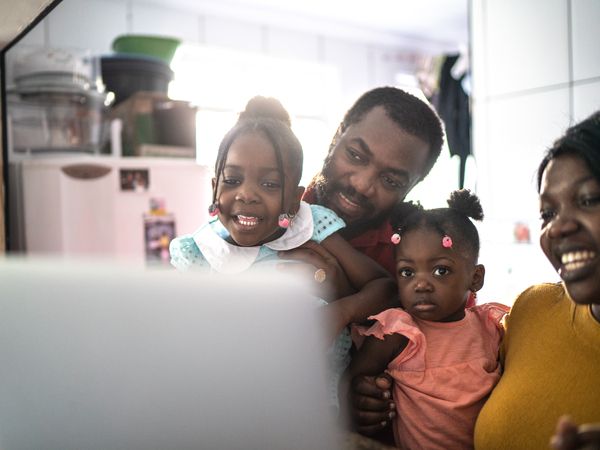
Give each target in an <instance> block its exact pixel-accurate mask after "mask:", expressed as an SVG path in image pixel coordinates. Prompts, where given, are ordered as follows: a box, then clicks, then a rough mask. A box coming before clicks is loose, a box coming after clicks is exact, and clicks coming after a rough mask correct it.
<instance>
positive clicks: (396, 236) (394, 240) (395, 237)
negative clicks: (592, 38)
mask: <svg viewBox="0 0 600 450" xmlns="http://www.w3.org/2000/svg"><path fill="white" fill-rule="evenodd" d="M400 239H402V238H401V237H400V233H394V234H392V237H391V238H390V241H392V244H394V245H398V244H399V243H400Z"/></svg>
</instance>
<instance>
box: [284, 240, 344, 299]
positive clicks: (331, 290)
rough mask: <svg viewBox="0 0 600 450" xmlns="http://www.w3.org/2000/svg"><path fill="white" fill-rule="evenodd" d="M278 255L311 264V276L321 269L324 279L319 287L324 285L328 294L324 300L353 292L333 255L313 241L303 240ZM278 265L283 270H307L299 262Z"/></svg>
mask: <svg viewBox="0 0 600 450" xmlns="http://www.w3.org/2000/svg"><path fill="white" fill-rule="evenodd" d="M279 257H280V258H282V259H288V260H292V261H296V262H297V261H301V262H304V263H306V264H309V265H311V266H313V267H314V268H315V269H314V270H313V271H312V273H311V277H313V276H314V272H315V271H316V270H317V269H323V270H324V271H325V280H324V282H322V283H323V285H324V286H321V288H323V287H324V288H325V292H326V293H327V294H328V295H327V298H326V300H335V299H338V298H341V297H344V296H346V295H351V294H353V293H354V292H355V290H354V288H353V287H352V285H351V284H350V281H349V280H348V278H347V277H346V274H345V273H344V270H343V269H342V267H341V266H340V264H339V263H338V260H337V259H336V258H335V256H333V254H331V253H330V252H328V251H327V250H326V249H325V248H324V247H323V246H322V245H319V244H317V243H316V242H314V241H308V242H305V243H304V244H302V245H301V246H300V247H298V248H295V249H293V250H286V251H282V252H279ZM280 267H285V270H303V271H306V270H307V269H306V266H305V265H301V264H295V265H294V264H289V265H285V263H282V264H280ZM313 283H316V281H313Z"/></svg>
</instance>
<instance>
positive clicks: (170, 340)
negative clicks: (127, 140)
mask: <svg viewBox="0 0 600 450" xmlns="http://www.w3.org/2000/svg"><path fill="white" fill-rule="evenodd" d="M315 310H316V308H315V306H314V302H313V301H311V299H310V298H309V296H308V295H307V294H305V293H304V289H302V288H301V286H299V285H298V284H297V283H296V282H294V281H293V280H291V279H289V278H284V277H282V276H281V275H277V276H274V275H273V274H272V273H271V274H264V276H263V274H261V273H257V272H254V273H253V274H252V276H251V278H249V277H244V276H238V277H235V278H220V277H203V276H201V275H199V274H198V273H193V274H181V273H177V272H175V271H170V270H168V271H167V270H162V271H148V270H136V269H129V268H126V267H109V266H106V265H102V264H101V265H98V264H87V263H77V264H69V263H58V262H56V261H32V260H19V261H12V260H0V448H1V449H2V450H13V449H60V450H68V449H78V450H85V449H102V450H108V449H128V450H129V449H131V450H133V449H145V450H149V449H157V450H158V449H161V450H164V449H178V450H179V449H211V450H212V449H227V450H229V449H328V448H338V445H339V443H338V441H337V440H336V434H337V433H336V432H335V424H334V419H333V417H332V415H331V411H330V407H329V403H328V401H327V395H326V376H325V368H324V366H325V364H324V356H323V353H324V352H323V349H322V347H323V345H322V343H321V342H320V341H319V338H320V332H319V326H318V322H317V321H316V317H315Z"/></svg>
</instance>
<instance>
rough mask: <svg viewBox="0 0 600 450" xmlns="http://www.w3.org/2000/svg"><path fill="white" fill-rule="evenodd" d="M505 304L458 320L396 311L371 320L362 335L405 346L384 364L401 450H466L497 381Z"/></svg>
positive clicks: (469, 312) (468, 313) (477, 310)
mask: <svg viewBox="0 0 600 450" xmlns="http://www.w3.org/2000/svg"><path fill="white" fill-rule="evenodd" d="M508 310H509V308H508V307H507V306H504V305H501V304H498V303H487V304H483V305H480V306H474V307H472V308H469V309H466V310H465V313H466V314H465V317H464V319H462V320H460V321H457V322H428V321H423V320H419V319H416V318H413V317H411V316H410V315H409V314H408V313H406V312H405V311H404V310H402V309H399V308H394V309H388V310H386V311H384V312H382V313H380V314H378V315H376V316H373V317H371V318H372V319H375V320H376V321H377V322H376V323H375V324H374V325H373V326H371V327H370V328H369V329H368V330H366V331H362V334H364V335H371V336H375V337H377V338H379V339H383V337H384V335H386V334H394V333H399V334H403V335H404V336H406V337H407V338H408V339H409V343H408V345H407V347H406V348H405V349H404V350H403V351H402V353H400V354H399V355H398V356H397V357H396V358H395V359H394V360H393V361H391V362H390V363H389V365H388V369H387V372H388V373H389V374H390V375H391V376H392V377H393V378H394V391H393V396H394V402H395V403H396V408H397V412H398V414H397V418H396V419H395V423H394V436H395V439H396V445H397V446H398V447H400V448H404V449H420V448H427V449H444V450H445V449H448V448H452V449H471V448H473V429H474V426H475V420H476V419H477V414H478V413H479V410H480V409H481V407H482V406H483V403H484V402H485V400H486V399H487V397H488V395H489V394H490V392H491V390H492V388H493V387H494V386H495V385H496V383H497V382H498V380H499V378H500V367H499V364H498V349H499V346H500V341H501V339H502V336H503V328H502V325H501V323H500V322H501V319H502V317H503V316H504V315H505V314H506V313H507V312H508Z"/></svg>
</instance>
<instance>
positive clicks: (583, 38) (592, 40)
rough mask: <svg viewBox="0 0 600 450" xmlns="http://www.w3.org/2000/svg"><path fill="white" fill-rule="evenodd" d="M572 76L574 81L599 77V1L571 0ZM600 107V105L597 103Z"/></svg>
mask: <svg viewBox="0 0 600 450" xmlns="http://www.w3.org/2000/svg"><path fill="white" fill-rule="evenodd" d="M571 4H572V15H571V17H572V23H573V26H572V28H573V74H574V79H575V80H581V79H584V78H592V77H598V76H600V45H599V44H600V26H599V25H600V1H598V0H573V1H572V3H571ZM597 105H598V106H600V103H597Z"/></svg>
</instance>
